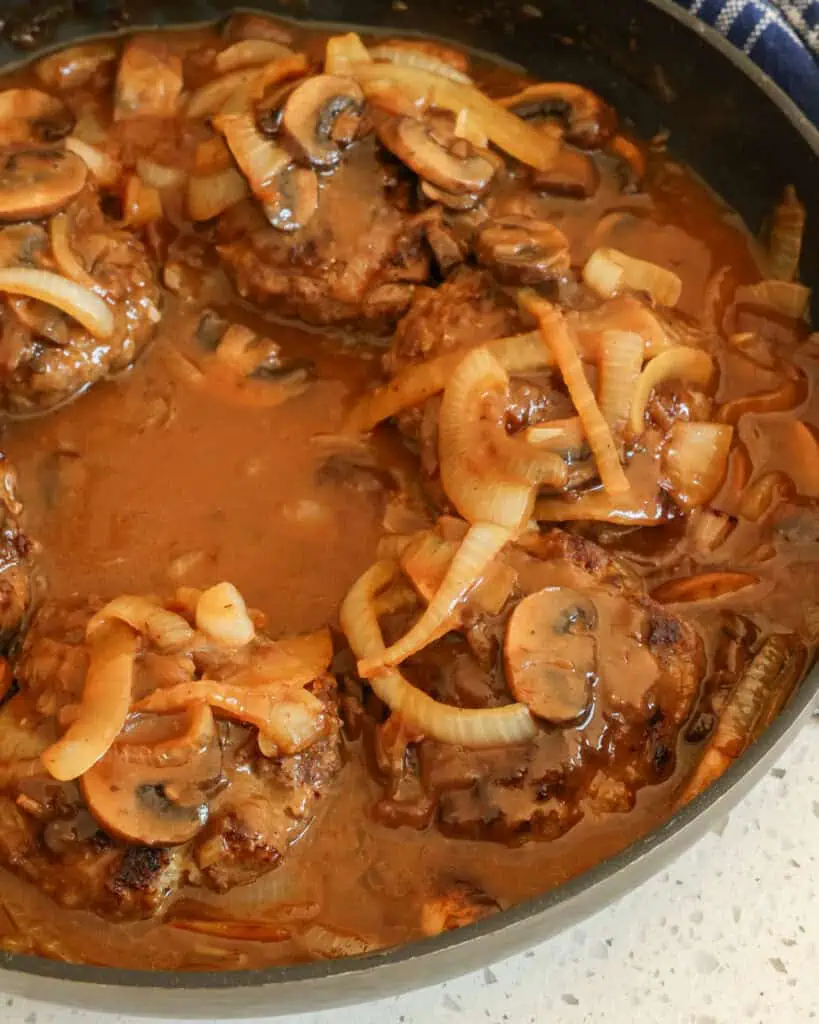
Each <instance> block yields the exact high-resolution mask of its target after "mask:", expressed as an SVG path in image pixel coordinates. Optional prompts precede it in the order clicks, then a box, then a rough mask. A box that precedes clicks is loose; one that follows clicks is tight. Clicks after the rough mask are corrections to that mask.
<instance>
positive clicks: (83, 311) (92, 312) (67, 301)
mask: <svg viewBox="0 0 819 1024" xmlns="http://www.w3.org/2000/svg"><path fill="white" fill-rule="evenodd" d="M0 292H10V293H11V294H13V295H25V296H26V297H27V298H29V299H39V300H40V302H47V303H48V304H49V305H50V306H54V307H56V308H57V309H60V310H62V312H63V313H66V314H67V315H68V316H70V317H71V318H72V319H73V320H76V321H77V322H78V323H80V324H82V326H83V327H84V328H85V329H86V330H87V331H88V332H89V334H91V335H93V336H94V337H95V338H98V339H99V340H100V341H105V340H107V339H108V338H110V337H111V335H112V334H113V333H114V328H115V324H114V315H113V313H112V312H111V310H110V309H109V307H108V306H107V305H106V303H105V302H103V300H102V299H101V298H100V297H99V295H95V294H94V293H93V292H92V291H90V290H89V289H88V288H84V287H83V286H82V285H80V284H77V282H76V281H70V280H69V279H68V278H66V277H63V276H62V274H55V273H53V272H52V271H50V270H38V269H35V268H33V267H3V268H0Z"/></svg>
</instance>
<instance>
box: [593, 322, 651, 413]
mask: <svg viewBox="0 0 819 1024" xmlns="http://www.w3.org/2000/svg"><path fill="white" fill-rule="evenodd" d="M643 348H644V345H643V339H642V338H641V337H640V335H639V334H635V333H633V332H632V331H605V332H604V333H603V335H602V337H601V339H600V382H599V385H598V395H597V401H598V404H599V406H600V412H601V413H602V414H603V418H604V419H605V421H606V423H608V425H609V426H610V427H611V429H612V430H613V431H619V430H622V428H623V427H624V426H625V425H626V423H627V422H628V418H629V413H630V412H631V404H632V401H633V400H634V391H635V389H636V387H637V379H638V378H639V376H640V370H641V369H642V366H643Z"/></svg>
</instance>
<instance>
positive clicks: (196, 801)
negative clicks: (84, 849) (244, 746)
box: [80, 738, 222, 846]
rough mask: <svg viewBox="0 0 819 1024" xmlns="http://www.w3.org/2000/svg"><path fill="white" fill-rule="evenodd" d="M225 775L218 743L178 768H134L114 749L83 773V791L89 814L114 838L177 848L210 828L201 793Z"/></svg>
mask: <svg viewBox="0 0 819 1024" xmlns="http://www.w3.org/2000/svg"><path fill="white" fill-rule="evenodd" d="M221 770H222V752H221V748H220V746H219V742H218V738H215V739H214V741H213V742H212V743H211V744H209V745H208V746H207V747H206V748H205V749H204V750H201V749H200V750H193V751H192V754H191V758H190V760H188V761H186V762H185V763H183V764H180V765H162V766H155V765H145V764H132V763H129V761H128V760H127V759H126V758H124V757H123V756H122V755H121V754H120V753H119V752H118V751H117V749H116V748H113V749H112V750H111V751H109V753H108V754H106V756H105V757H104V758H102V760H100V761H98V762H97V764H95V765H94V767H93V768H91V769H89V770H88V771H87V772H85V774H84V775H83V776H82V778H81V779H80V787H81V789H82V794H83V798H84V799H85V802H86V804H87V805H88V809H89V811H90V812H91V814H92V815H93V816H94V818H96V820H97V821H98V822H99V823H100V825H101V826H102V828H103V829H104V830H105V831H106V832H108V833H109V834H110V835H112V836H116V837H117V838H118V839H122V840H123V841H125V842H128V843H139V844H140V845H142V846H177V845H179V844H181V843H187V842H188V841H189V840H191V839H193V837H194V836H195V835H196V834H197V833H198V832H199V831H200V829H201V828H202V827H203V826H204V825H205V824H206V822H207V820H208V812H209V808H208V802H207V798H206V795H205V793H204V791H203V788H202V787H204V786H205V785H206V784H210V783H213V782H214V781H215V780H216V779H218V777H219V776H220V774H221ZM171 796H173V799H172V798H171ZM191 798H193V799H191Z"/></svg>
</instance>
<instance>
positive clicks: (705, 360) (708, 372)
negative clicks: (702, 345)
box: [629, 345, 714, 434]
mask: <svg viewBox="0 0 819 1024" xmlns="http://www.w3.org/2000/svg"><path fill="white" fill-rule="evenodd" d="M713 372H714V360H713V359H712V358H711V356H709V355H708V353H707V352H704V351H703V350H702V349H698V348H687V347H686V346H684V345H676V346H675V347H674V348H670V349H668V351H667V352H661V353H660V354H659V355H658V356H655V357H654V358H653V359H652V360H651V362H649V363H648V365H647V366H646V368H645V369H644V370H643V372H642V373H641V374H640V379H639V380H638V381H637V387H636V388H635V391H634V401H633V402H632V406H631V413H630V415H629V429H630V430H631V432H632V433H633V434H641V433H642V431H643V419H644V417H645V412H646V406H647V405H648V400H649V397H650V396H651V392H652V391H653V390H654V388H656V387H657V386H658V385H659V384H662V383H663V382H664V381H667V380H682V381H687V382H688V383H690V384H697V385H699V386H700V387H704V386H705V385H706V384H708V382H709V381H710V380H711V376H712V374H713Z"/></svg>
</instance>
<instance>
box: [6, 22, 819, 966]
mask: <svg viewBox="0 0 819 1024" xmlns="http://www.w3.org/2000/svg"><path fill="white" fill-rule="evenodd" d="M483 78H485V79H486V81H487V82H491V86H487V91H486V92H484V91H483V90H482V88H481V85H480V83H481V81H482V79H483ZM490 90H491V94H490ZM0 145H1V146H2V150H1V151H0V159H2V161H3V163H2V166H3V168H4V170H3V174H2V176H0V221H2V225H3V226H2V227H1V228H0V254H2V261H1V262H2V266H0V324H1V325H2V335H1V336H0V340H1V341H2V353H3V356H2V360H0V391H1V393H2V396H3V407H4V409H5V410H6V416H7V422H6V424H5V429H4V438H3V440H4V445H3V446H4V451H5V453H6V455H7V458H8V460H9V461H7V462H6V463H5V465H4V468H5V472H6V475H5V477H4V480H5V481H6V483H5V485H4V488H3V494H4V500H3V516H4V518H3V548H2V554H3V562H2V568H1V570H0V571H1V573H2V574H1V575H0V609H2V617H1V618H0V628H1V629H2V633H3V637H4V638H5V653H6V658H7V660H6V661H5V662H4V663H3V665H4V675H3V697H2V706H0V864H1V865H2V868H3V871H2V873H0V908H2V912H0V937H1V938H2V940H3V943H4V945H5V946H7V947H8V948H9V949H18V950H20V949H22V950H27V951H32V952H37V953H41V954H46V955H51V956H59V957H63V958H66V959H71V960H86V961H91V962H98V963H116V964H119V965H124V966H132V965H133V966H137V965H138V966H145V965H146V964H149V965H150V966H154V967H157V968H159V967H183V968H193V969H203V968H216V967H225V966H240V967H251V966H258V965H261V964H267V963H287V962H294V961H299V960H304V959H309V958H316V957H324V958H333V957H340V956H347V955H354V954H356V953H361V952H365V951H367V950H370V949H373V948H378V947H383V946H388V945H392V944H396V943H400V942H405V941H408V940H409V939H411V938H413V937H417V936H420V935H430V934H435V933H437V932H439V931H441V930H444V929H448V928H455V927H459V926H461V925H463V924H467V923H469V922H470V921H474V920H477V919H479V918H481V917H484V916H486V915H487V914H491V913H493V912H495V911H496V910H498V909H500V908H502V907H504V906H508V905H510V904H512V903H514V902H516V901H519V900H521V899H525V898H527V897H528V896H531V895H534V894H536V893H539V892H542V891H543V890H544V889H546V888H547V887H549V886H551V885H555V884H557V883H559V882H560V881H562V880H563V879H565V878H567V877H570V876H571V875H572V874H574V873H576V872H577V871H580V870H583V869H584V868H585V867H587V866H589V865H591V864H592V863H595V862H596V861H598V860H599V859H601V858H603V857H605V856H607V855H609V854H611V853H613V852H614V851H615V850H617V849H619V848H621V847H622V846H623V845H624V844H625V843H627V842H628V841H630V840H631V839H633V838H635V837H637V836H638V835H641V834H643V833H644V832H645V831H646V830H648V829H649V828H651V827H652V826H653V825H655V824H657V823H658V822H660V821H662V820H664V819H665V818H667V816H668V815H669V814H670V813H671V812H672V811H673V809H674V808H676V807H678V806H679V805H680V804H681V803H683V802H685V801H687V800H688V799H690V798H691V797H692V796H694V795H695V794H696V793H697V792H699V791H700V790H702V789H703V788H705V787H706V786H707V785H708V784H709V783H710V782H711V781H712V780H713V779H714V778H716V777H717V776H718V775H719V774H720V773H721V772H722V771H724V769H725V768H726V767H727V765H728V764H730V763H731V761H732V760H733V759H734V758H735V757H737V756H738V755H739V754H741V753H742V751H743V750H744V749H745V747H746V746H747V745H748V744H749V743H751V742H752V741H753V740H754V738H755V737H756V736H757V735H758V734H759V732H760V731H761V730H762V729H764V728H765V726H766V725H767V724H768V723H769V722H770V721H771V720H772V719H773V718H774V717H775V716H776V714H777V713H778V712H779V710H780V708H781V707H782V705H783V704H784V702H785V701H786V700H787V699H788V697H789V696H790V694H791V693H792V692H793V689H794V688H795V686H796V685H797V684H798V682H799V680H800V679H801V677H802V675H803V673H804V670H805V668H806V666H807V665H808V663H809V660H810V658H811V656H812V649H813V648H812V645H813V644H814V643H815V641H816V635H817V613H816V609H817V607H819V582H817V581H818V580H819V573H817V552H816V540H817V527H816V522H817V519H816V513H815V509H814V505H815V500H816V499H817V497H819V448H817V439H816V435H815V424H816V423H817V422H819V420H817V417H816V410H815V408H814V405H813V399H812V388H811V383H812V379H813V375H814V373H815V369H814V362H813V361H814V359H815V342H814V340H812V338H811V336H810V334H809V327H808V326H807V321H806V316H807V307H808V302H809V297H810V296H809V292H808V290H807V289H806V288H805V287H804V286H802V285H801V284H799V283H798V282H797V280H796V277H797V271H798V262H799V255H800V248H801V238H802V229H803V221H804V214H803V210H802V207H801V205H800V203H799V201H798V198H797V197H796V196H795V194H794V193H793V191H792V190H788V191H787V192H786V194H785V196H784V198H783V200H782V202H781V203H780V204H779V205H778V206H777V207H776V209H775V211H774V214H773V218H772V223H771V225H770V230H769V232H768V234H767V236H766V239H765V243H764V245H763V244H759V243H756V242H754V241H753V240H752V239H751V238H750V237H749V236H748V235H747V233H746V232H745V231H744V229H742V228H741V227H740V226H739V225H738V224H737V223H736V222H735V221H733V220H729V219H728V218H727V217H726V215H725V211H724V209H723V208H722V207H721V206H720V205H719V203H718V202H717V201H716V200H715V199H714V198H713V197H711V196H710V195H709V194H708V193H707V192H706V191H705V190H704V189H703V188H702V186H700V185H698V184H696V183H695V182H694V180H693V179H692V178H691V177H689V176H688V175H687V173H686V172H685V171H684V170H683V169H682V168H681V167H679V166H678V165H676V164H675V163H673V162H672V161H671V160H670V158H669V157H668V156H667V155H666V154H665V152H664V150H663V147H662V146H661V145H660V143H659V141H656V142H655V144H654V145H653V146H651V147H649V146H646V145H643V144H642V143H639V142H637V141H636V140H633V139H632V138H631V137H629V136H628V135H627V134H624V133H623V132H622V131H621V129H620V128H619V127H618V122H617V117H616V115H615V113H614V111H613V110H611V109H610V108H609V107H608V106H607V105H606V104H605V103H604V102H603V100H602V99H600V98H598V97H597V96H595V95H593V94H592V93H590V92H589V91H587V90H585V89H583V88H582V87H580V86H577V85H573V84H569V83H530V82H525V81H522V80H520V79H519V78H517V77H516V76H513V75H511V74H510V73H508V72H501V71H500V70H499V69H497V68H492V67H491V66H487V65H483V64H481V63H479V62H473V61H470V60H469V59H468V58H467V57H466V56H465V55H464V54H463V53H461V52H459V51H457V50H454V49H452V48H450V47H447V46H444V45H442V44H438V43H433V42H430V41H422V40H402V39H387V40H374V41H370V42H365V41H364V40H362V39H361V38H360V37H359V36H357V35H354V34H347V35H335V36H330V37H328V36H326V35H321V34H318V33H312V34H311V33H303V34H300V35H296V34H295V30H294V29H292V28H291V27H288V26H285V25H283V24H279V23H277V22H274V21H268V20H266V19H260V18H257V17H255V16H237V17H234V18H232V19H230V21H229V22H228V23H227V24H226V25H225V26H224V27H222V28H220V29H218V30H215V29H207V30H196V31H194V32H179V33H177V32H173V33H171V32H168V33H155V34H139V35H135V36H132V37H128V38H125V39H118V40H101V41H93V42H88V43H84V44H79V45H77V46H74V47H70V48H68V49H67V50H62V51H58V52H55V53H54V54H51V55H48V56H46V57H44V58H41V59H40V60H38V61H35V62H34V63H33V64H32V65H31V67H29V68H26V69H23V70H21V71H19V72H15V73H14V74H13V75H11V76H10V77H9V80H8V82H7V83H6V85H5V88H4V89H3V90H2V91H0ZM316 327H321V328H323V330H321V331H319V330H316V329H315V328H316ZM92 385H93V386H92ZM35 413H42V414H44V415H39V416H36V417H35V416H33V415H32V414H35ZM46 414H47V415H46ZM12 464H14V465H15V466H16V467H17V472H18V473H19V483H18V482H17V480H16V477H15V473H14V471H13V470H12V469H11V468H10V467H11V465H12ZM226 581H232V582H226ZM163 595H164V596H163ZM245 599H247V604H246V601H245ZM248 606H251V607H253V608H258V609H260V611H258V612H256V611H248ZM12 879H14V881H12ZM21 882H22V884H21ZM55 906H56V909H55ZM4 915H5V916H4Z"/></svg>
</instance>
